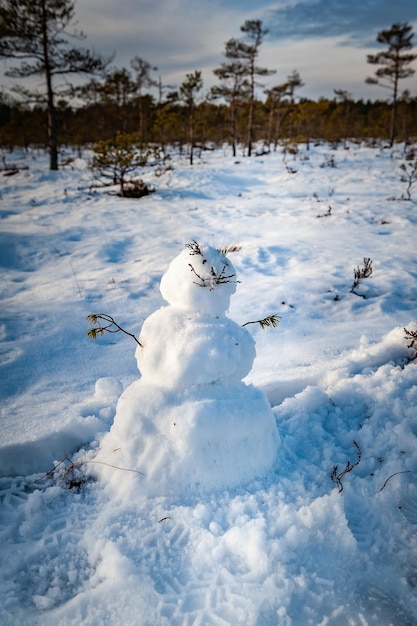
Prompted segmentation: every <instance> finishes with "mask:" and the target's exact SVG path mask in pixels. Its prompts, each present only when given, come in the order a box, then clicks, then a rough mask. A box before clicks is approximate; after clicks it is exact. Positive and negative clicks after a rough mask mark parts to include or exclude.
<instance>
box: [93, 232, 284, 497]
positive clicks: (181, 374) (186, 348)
mask: <svg viewBox="0 0 417 626" xmlns="http://www.w3.org/2000/svg"><path fill="white" fill-rule="evenodd" d="M237 282H238V281H237V280H236V272H235V269H234V267H233V265H232V263H231V262H230V260H229V258H228V257H227V256H226V255H225V254H223V253H222V252H220V251H218V250H216V249H215V248H212V247H210V246H207V245H199V244H198V243H197V242H195V241H193V242H192V243H191V244H188V245H187V246H186V247H185V249H184V250H183V251H182V252H181V253H180V254H179V255H178V256H177V257H176V258H175V259H174V260H173V261H172V262H171V264H170V266H169V268H168V270H167V272H166V273H165V274H164V275H163V277H162V280H161V283H160V291H161V294H162V296H163V298H164V300H166V302H167V303H168V304H167V305H166V306H162V307H161V308H160V309H159V310H157V311H155V312H154V313H152V314H151V315H150V316H149V317H148V318H147V319H146V320H145V322H144V324H143V327H142V331H141V333H140V336H139V342H138V344H139V345H138V346H137V349H136V359H137V364H138V368H139V371H140V373H141V377H140V378H139V379H138V380H136V381H135V382H134V383H133V384H131V385H130V386H129V387H128V388H127V389H126V390H125V391H124V392H123V394H122V395H121V396H120V398H119V401H118V404H117V408H116V415H115V418H114V422H113V425H112V428H111V430H110V431H109V433H107V434H106V435H105V436H104V438H103V439H102V441H101V443H100V447H99V451H98V454H97V457H96V467H97V468H99V469H98V471H99V474H100V476H101V478H102V479H103V480H104V481H105V482H106V483H107V484H108V486H109V488H110V489H111V490H113V491H114V493H115V494H117V495H118V496H120V497H122V496H126V497H127V498H129V499H130V498H132V497H135V496H136V495H139V494H146V495H167V494H170V493H184V492H195V491H213V490H218V489H227V488H231V487H236V486H238V485H243V484H245V483H248V482H249V481H251V480H253V479H255V478H257V477H260V476H262V475H263V474H264V473H265V472H266V471H268V470H269V469H270V468H271V466H272V465H273V463H274V460H275V458H276V453H277V449H278V446H279V435H278V431H277V427H276V421H275V417H274V414H273V412H272V410H271V407H270V404H269V402H268V400H267V398H266V396H265V394H264V393H263V392H262V391H260V390H259V389H257V388H255V387H253V386H252V385H248V384H246V383H245V382H243V380H242V379H243V378H244V377H245V376H246V375H247V374H248V373H249V371H250V370H251V368H252V365H253V361H254V358H255V343H254V340H253V338H252V336H251V335H250V333H249V332H248V331H247V330H246V329H245V328H242V327H241V326H239V325H238V324H236V323H235V322H233V321H232V320H231V319H229V318H228V317H226V312H227V310H228V308H229V303H230V297H231V295H233V293H234V292H235V290H236V285H237ZM120 470H126V471H120Z"/></svg>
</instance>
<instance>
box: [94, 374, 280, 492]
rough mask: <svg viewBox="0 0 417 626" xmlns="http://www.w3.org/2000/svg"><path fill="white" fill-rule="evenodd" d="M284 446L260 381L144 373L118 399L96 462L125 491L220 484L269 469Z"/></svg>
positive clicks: (187, 489) (228, 485) (177, 489)
mask: <svg viewBox="0 0 417 626" xmlns="http://www.w3.org/2000/svg"><path fill="white" fill-rule="evenodd" d="M278 446H279V435H278V430H277V427H276V422H275V417H274V414H273V412H272V410H271V407H270V405H269V402H268V400H267V398H266V396H265V394H264V393H263V392H262V391H260V390H259V389H256V388H255V387H252V386H250V385H246V384H245V383H243V382H240V383H234V384H230V383H229V384H221V383H211V384H206V385H193V386H191V387H175V388H172V389H171V388H166V387H160V386H157V385H152V384H149V383H148V382H145V381H144V380H142V379H139V380H137V381H136V382H134V383H133V384H132V385H130V386H129V387H128V388H127V389H126V390H125V392H124V393H123V394H122V396H121V397H120V399H119V402H118V405H117V411H116V416H115V419H114V423H113V426H112V428H111V430H110V432H109V433H108V434H107V435H105V437H104V438H103V440H102V442H101V444H100V452H99V454H98V456H97V457H96V461H98V464H97V465H96V468H97V470H98V472H99V474H100V477H101V478H102V479H103V480H104V481H105V482H106V483H107V485H108V487H109V488H110V490H111V491H112V492H113V493H114V495H115V496H119V497H121V498H123V499H124V498H127V499H131V498H132V497H137V496H140V495H168V494H171V493H173V494H174V493H184V492H190V491H192V492H196V491H213V490H220V489H227V488H231V487H236V486H238V485H243V484H245V483H248V482H250V481H251V480H253V479H255V478H258V477H261V476H262V475H264V474H265V472H266V471H268V470H270V469H271V467H272V465H273V463H274V460H275V458H276V453H277V449H278ZM132 470H134V471H132ZM139 472H140V473H139Z"/></svg>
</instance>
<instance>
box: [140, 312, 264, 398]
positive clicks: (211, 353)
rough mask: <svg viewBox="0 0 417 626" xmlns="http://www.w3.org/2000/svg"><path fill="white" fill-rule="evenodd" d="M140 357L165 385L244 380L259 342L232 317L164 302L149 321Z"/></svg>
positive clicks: (146, 372)
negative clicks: (196, 312) (195, 312)
mask: <svg viewBox="0 0 417 626" xmlns="http://www.w3.org/2000/svg"><path fill="white" fill-rule="evenodd" d="M139 340H140V342H141V344H142V347H141V346H138V347H137V350H136V359H137V363H138V367H139V370H140V372H141V373H142V376H143V377H144V378H146V380H147V381H149V382H152V383H155V384H160V385H165V386H173V385H178V384H182V385H197V384H204V383H211V382H218V381H229V382H239V381H240V380H242V378H244V377H245V376H246V375H247V374H248V373H249V371H250V370H251V368H252V365H253V361H254V358H255V342H254V340H253V338H252V336H251V335H250V333H249V332H248V331H247V330H246V329H245V328H242V327H241V326H239V325H238V324H236V323H235V322H233V321H232V320H230V319H228V318H227V317H224V316H222V317H213V316H211V315H191V314H188V313H186V312H185V311H183V310H181V309H178V308H176V307H172V306H171V307H170V306H167V307H163V308H161V309H159V311H155V313H153V314H152V315H150V316H149V317H148V318H147V319H146V320H145V322H144V324H143V327H142V331H141V334H140V337H139Z"/></svg>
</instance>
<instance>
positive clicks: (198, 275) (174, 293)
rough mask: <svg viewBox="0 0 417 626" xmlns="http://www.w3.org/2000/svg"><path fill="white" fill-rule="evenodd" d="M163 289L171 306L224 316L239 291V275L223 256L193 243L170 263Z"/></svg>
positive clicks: (208, 247) (212, 249)
mask: <svg viewBox="0 0 417 626" xmlns="http://www.w3.org/2000/svg"><path fill="white" fill-rule="evenodd" d="M160 290H161V294H162V296H163V298H164V299H165V300H166V301H167V302H168V303H169V304H171V305H174V306H177V307H180V308H181V309H184V310H186V311H193V312H195V313H206V314H208V315H223V314H224V313H225V312H226V311H227V309H228V308H229V303H230V296H231V295H233V294H234V293H235V291H236V272H235V269H234V267H233V265H232V263H231V262H230V260H229V259H228V258H227V257H226V256H225V255H224V254H221V253H220V252H219V251H218V250H216V249H215V248H212V247H210V246H206V245H199V244H197V243H196V242H193V243H192V244H189V245H188V246H187V247H186V248H185V250H183V251H182V252H181V253H180V254H179V255H178V256H177V257H175V259H174V260H173V261H171V264H170V266H169V268H168V270H167V271H166V273H165V274H164V275H163V276H162V280H161V285H160Z"/></svg>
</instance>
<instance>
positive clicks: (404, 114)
mask: <svg viewBox="0 0 417 626" xmlns="http://www.w3.org/2000/svg"><path fill="white" fill-rule="evenodd" d="M73 20H74V2H73V0H0V57H3V58H5V59H8V60H10V59H14V60H15V61H16V62H17V65H16V66H14V67H13V68H11V69H9V70H8V72H7V74H8V75H9V76H12V77H15V78H22V79H25V78H28V77H31V76H36V75H38V76H41V77H42V78H43V79H44V84H45V89H44V90H43V91H40V92H38V91H36V90H33V89H32V90H30V89H27V88H25V87H24V86H19V87H18V88H17V89H16V90H17V92H18V94H19V96H20V99H19V100H17V99H15V98H13V97H12V96H10V95H9V96H6V95H4V94H3V95H2V96H1V97H0V146H1V147H3V149H9V150H12V149H13V148H14V147H16V146H23V147H28V146H29V145H31V144H36V145H40V146H43V145H45V146H47V147H48V149H49V155H50V168H51V169H57V168H58V155H59V148H60V146H64V145H73V146H78V147H79V149H80V150H82V149H83V147H84V146H91V145H94V144H96V143H97V142H100V141H112V140H116V138H117V137H118V136H121V135H123V136H124V137H131V140H132V142H136V143H137V144H138V145H141V146H143V145H148V144H150V145H157V146H159V147H161V148H162V149H163V148H164V147H165V146H167V145H176V146H177V147H178V148H179V149H180V150H185V149H187V154H188V155H189V158H190V163H191V164H192V163H193V158H194V154H195V150H200V149H202V148H207V147H209V146H210V145H221V144H224V143H227V144H229V145H230V146H231V150H232V152H233V154H234V155H236V153H237V150H238V146H241V147H243V150H244V153H245V154H246V155H248V156H251V154H252V153H253V150H254V146H255V145H256V144H259V142H261V143H262V144H263V146H264V147H263V148H262V149H263V150H273V149H276V147H277V146H278V145H279V144H280V143H282V142H284V143H293V142H301V141H303V142H306V143H307V144H308V143H309V142H310V141H321V140H324V141H330V142H335V143H337V142H346V141H347V139H358V140H363V139H369V140H374V139H385V140H387V141H388V142H389V143H390V145H392V144H393V143H394V141H396V140H400V141H405V142H407V141H412V140H413V138H414V140H415V138H416V137H417V97H412V96H411V95H410V93H408V92H407V91H404V92H402V93H401V92H400V88H399V87H400V81H401V80H402V79H405V78H408V77H410V76H412V75H413V74H414V69H413V68H412V67H411V64H412V63H413V61H414V60H415V59H416V58H417V55H415V54H413V53H412V48H413V44H412V38H413V32H412V27H411V26H410V25H409V24H407V23H396V24H393V25H392V26H391V27H390V28H388V29H385V30H383V31H381V32H380V33H378V37H377V42H378V43H379V44H381V45H384V46H385V49H384V50H382V51H380V52H378V53H377V54H374V55H368V57H367V62H368V63H370V64H371V65H373V66H375V67H376V71H375V73H374V76H373V77H369V78H368V79H367V82H369V83H373V84H378V85H379V86H381V87H382V88H383V89H386V90H387V91H388V96H389V97H388V99H387V100H378V101H374V102H371V101H366V102H365V101H363V100H354V99H353V98H352V96H351V95H350V94H349V93H348V92H347V91H344V90H342V89H335V90H334V97H333V98H331V99H327V98H320V99H319V100H318V101H313V100H309V99H306V98H300V97H298V94H297V89H298V88H300V87H302V86H303V82H302V78H301V76H300V75H299V73H298V72H297V71H296V70H294V71H293V72H292V73H291V74H290V75H289V76H287V78H286V79H285V80H284V81H282V82H280V83H277V84H275V85H274V86H272V87H271V88H269V89H263V90H262V88H260V87H259V82H258V81H259V79H262V77H266V76H272V75H273V74H275V71H274V70H271V69H268V68H265V67H261V66H259V64H258V56H259V51H260V48H261V45H262V42H263V41H264V38H265V37H266V35H267V33H268V31H267V29H265V28H264V27H263V24H262V22H261V21H260V20H247V21H246V22H245V23H244V24H243V25H242V26H241V28H240V31H241V37H240V38H232V39H230V40H229V41H228V42H226V44H225V49H224V53H223V54H224V62H223V63H222V64H221V65H220V67H218V68H215V69H214V70H213V72H214V74H215V76H216V78H217V80H218V83H217V84H216V85H215V86H214V87H212V88H211V90H210V91H209V92H208V93H207V94H205V95H204V97H203V95H202V92H203V80H202V76H201V72H200V71H198V70H196V71H194V72H191V73H189V74H187V75H186V77H185V80H184V82H183V83H182V84H181V85H180V87H179V89H178V90H173V89H172V87H169V86H166V85H164V84H163V83H162V80H161V78H159V79H158V80H157V79H156V78H155V75H156V70H157V68H156V67H154V66H152V65H151V64H150V63H149V62H148V61H146V60H144V59H141V58H140V57H137V56H136V57H134V58H133V59H132V60H131V62H130V68H129V69H127V68H122V69H119V68H115V67H111V65H110V64H111V61H112V59H105V58H103V57H102V56H100V55H98V54H96V53H93V52H91V51H89V50H88V49H85V48H82V47H80V46H79V45H75V46H74V45H73V42H74V37H78V38H79V39H82V38H83V35H82V33H77V32H76V31H72V32H71V33H70V31H69V29H70V27H71V25H72V23H73ZM71 75H74V76H75V75H85V76H86V77H87V78H88V80H87V82H85V83H84V84H82V86H74V85H73V84H71V83H70V82H69V77H70V76H71ZM61 77H65V83H64V85H63V86H60V84H59V80H60V79H61ZM155 94H156V95H155ZM74 102H77V103H78V104H77V106H74Z"/></svg>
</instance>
